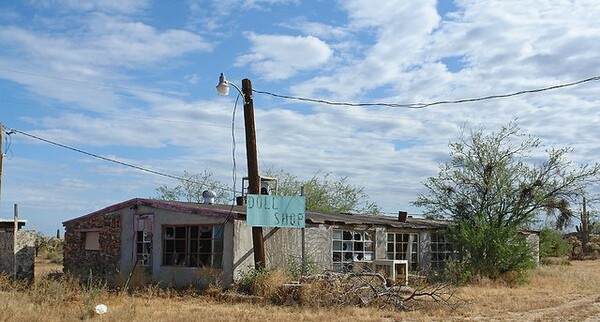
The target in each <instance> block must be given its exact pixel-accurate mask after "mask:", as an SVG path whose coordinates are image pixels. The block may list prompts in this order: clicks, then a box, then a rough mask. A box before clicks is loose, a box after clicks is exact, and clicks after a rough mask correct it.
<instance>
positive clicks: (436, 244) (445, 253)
mask: <svg viewBox="0 0 600 322" xmlns="http://www.w3.org/2000/svg"><path fill="white" fill-rule="evenodd" d="M430 247H431V269H433V270H441V269H444V268H445V266H446V262H448V260H457V259H458V256H459V252H458V250H457V249H456V247H455V245H454V243H452V242H450V241H449V240H448V237H447V235H446V234H445V232H443V231H436V232H433V233H431V243H430Z"/></svg>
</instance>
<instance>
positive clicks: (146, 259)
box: [134, 214, 154, 266]
mask: <svg viewBox="0 0 600 322" xmlns="http://www.w3.org/2000/svg"><path fill="white" fill-rule="evenodd" d="M153 222H154V216H153V215H151V214H150V215H136V216H135V224H134V225H135V227H134V228H135V258H136V261H137V264H138V265H140V266H150V265H151V264H152V226H153Z"/></svg>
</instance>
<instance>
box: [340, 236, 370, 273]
mask: <svg viewBox="0 0 600 322" xmlns="http://www.w3.org/2000/svg"><path fill="white" fill-rule="evenodd" d="M372 260H373V239H372V236H371V233H369V232H366V231H348V230H334V231H333V270H335V271H351V270H352V268H353V266H354V263H355V262H370V261H372Z"/></svg>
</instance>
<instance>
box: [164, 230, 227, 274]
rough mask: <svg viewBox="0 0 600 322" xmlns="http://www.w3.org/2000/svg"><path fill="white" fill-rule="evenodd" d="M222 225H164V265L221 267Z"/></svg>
mask: <svg viewBox="0 0 600 322" xmlns="http://www.w3.org/2000/svg"><path fill="white" fill-rule="evenodd" d="M222 258H223V227H222V226H204V225H193V226H163V258H162V259H163V260H162V262H163V265H164V266H186V267H204V266H211V267H221V261H222Z"/></svg>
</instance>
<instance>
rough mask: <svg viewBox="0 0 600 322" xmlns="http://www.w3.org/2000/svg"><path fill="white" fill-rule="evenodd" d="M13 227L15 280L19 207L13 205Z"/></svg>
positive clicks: (15, 275) (14, 274) (15, 274)
mask: <svg viewBox="0 0 600 322" xmlns="http://www.w3.org/2000/svg"><path fill="white" fill-rule="evenodd" d="M14 218H15V226H14V231H13V251H12V253H13V277H14V279H15V280H16V279H17V232H18V230H19V205H17V204H15V214H14Z"/></svg>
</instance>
